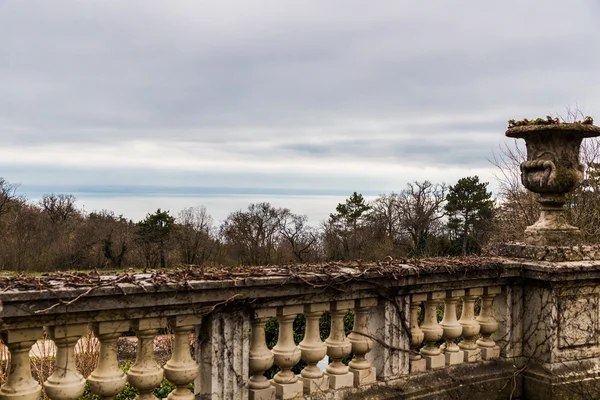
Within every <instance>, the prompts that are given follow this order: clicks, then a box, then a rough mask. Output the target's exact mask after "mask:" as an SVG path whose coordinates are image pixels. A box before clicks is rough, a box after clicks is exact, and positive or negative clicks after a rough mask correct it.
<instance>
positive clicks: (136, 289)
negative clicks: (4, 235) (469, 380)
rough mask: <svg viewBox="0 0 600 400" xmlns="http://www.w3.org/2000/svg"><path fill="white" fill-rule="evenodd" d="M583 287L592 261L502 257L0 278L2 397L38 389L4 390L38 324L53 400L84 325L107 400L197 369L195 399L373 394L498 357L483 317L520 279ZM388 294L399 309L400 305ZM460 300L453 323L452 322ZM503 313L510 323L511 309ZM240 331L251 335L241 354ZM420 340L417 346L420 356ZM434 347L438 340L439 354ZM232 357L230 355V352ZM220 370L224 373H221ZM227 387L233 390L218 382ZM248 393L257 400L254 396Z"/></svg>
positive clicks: (180, 379) (597, 269)
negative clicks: (270, 322)
mask: <svg viewBox="0 0 600 400" xmlns="http://www.w3.org/2000/svg"><path fill="white" fill-rule="evenodd" d="M590 279H599V280H600V262H598V261H579V262H562V263H548V262H543V261H534V260H524V259H509V258H503V257H464V258H432V259H422V260H410V261H409V260H401V261H385V262H377V263H364V262H348V263H338V262H332V263H324V264H314V265H290V266H265V267H235V268H201V267H193V266H188V267H181V268H178V269H175V270H170V271H149V272H148V271H147V272H141V273H133V272H125V273H121V274H107V275H102V274H99V273H96V272H94V273H81V272H77V273H57V274H54V275H44V276H41V277H34V276H17V277H0V287H1V289H2V291H1V292H0V307H1V309H0V333H1V334H2V337H3V339H4V341H5V343H6V345H7V346H8V348H9V349H10V351H11V353H14V354H15V356H14V357H15V358H14V360H15V361H14V362H15V363H16V364H15V366H14V368H13V367H11V368H13V369H14V370H15V371H17V372H16V375H15V374H12V378H11V377H9V381H7V383H6V384H5V385H4V386H3V389H0V400H4V399H8V398H10V399H17V398H22V399H38V397H36V396H39V394H40V393H41V386H39V384H38V383H37V382H35V381H34V380H31V379H29V378H25V379H26V380H25V382H26V385H25V386H26V387H25V388H24V389H19V390H20V391H21V392H23V393H24V394H23V396H21V397H14V396H13V397H11V395H10V393H11V390H13V389H12V386H11V385H13V383H11V382H16V381H17V380H18V379H21V378H22V377H27V376H29V377H30V375H31V374H30V372H28V371H27V370H26V368H25V366H24V365H25V364H24V363H25V360H26V354H25V353H24V351H25V350H26V349H27V348H28V347H27V346H29V347H30V346H31V345H32V343H34V342H35V340H36V338H39V333H40V332H41V329H42V327H44V329H45V330H46V332H48V334H49V336H50V337H51V338H52V339H53V340H54V341H55V343H56V344H57V347H58V351H57V363H61V365H62V364H64V365H66V371H67V375H68V379H67V380H68V382H67V383H65V382H66V381H65V379H66V378H64V377H62V376H60V375H56V376H55V375H53V376H51V377H49V378H48V380H47V381H46V382H45V383H44V388H45V391H46V392H47V393H49V395H50V396H51V397H52V398H57V399H61V400H69V399H71V398H72V399H75V398H77V396H79V395H80V393H81V390H83V388H84V383H85V378H86V377H82V376H81V375H80V374H79V373H78V372H77V370H76V368H75V364H74V360H73V357H74V353H73V345H74V343H75V342H76V340H77V339H78V338H79V337H81V335H82V334H83V332H85V331H86V330H87V329H88V327H89V328H91V329H92V330H93V331H94V334H95V335H96V337H97V338H98V339H99V341H100V343H101V348H102V349H103V350H102V351H103V353H102V354H104V356H103V357H104V358H103V360H104V361H102V362H101V364H100V365H99V366H98V368H97V369H96V370H95V371H94V373H93V374H92V375H90V377H89V378H88V382H89V384H90V387H91V388H93V390H95V391H96V392H98V393H100V392H102V393H118V392H119V391H120V390H122V387H123V385H124V384H125V381H126V380H128V381H129V382H130V384H132V385H134V386H135V387H136V388H137V389H138V390H139V391H140V393H142V395H143V396H142V397H144V398H151V397H152V394H151V391H152V389H153V388H154V387H156V386H157V385H158V384H159V383H160V381H161V380H162V378H163V376H165V377H167V378H168V379H169V380H170V381H171V382H174V383H175V384H176V385H177V393H178V396H179V395H181V396H183V398H186V396H188V392H189V390H188V389H187V385H188V384H189V382H192V381H193V380H194V379H195V377H196V376H197V375H198V367H197V364H196V363H199V364H200V365H201V367H200V370H201V371H205V372H206V371H209V373H208V375H207V373H204V374H202V373H200V374H199V376H198V378H197V382H198V383H199V386H201V387H202V388H203V390H205V392H204V393H208V394H209V397H207V398H236V399H242V398H247V397H246V396H247V393H248V391H250V392H251V396H250V398H251V399H252V398H256V399H262V398H269V399H271V398H275V397H273V396H277V398H291V397H289V396H293V395H297V394H298V393H302V392H304V393H305V394H312V393H314V392H318V391H323V390H329V388H331V389H335V390H337V389H343V388H348V387H362V386H365V385H372V384H374V383H375V382H376V380H375V376H376V374H377V377H378V378H381V379H382V381H385V380H389V379H392V378H394V377H396V378H397V377H399V376H400V375H402V374H403V373H408V371H409V370H410V371H411V372H418V371H425V370H430V369H437V368H442V367H444V366H451V365H458V364H460V363H463V362H477V361H479V360H482V359H483V360H494V359H498V357H499V356H500V348H499V346H498V344H497V343H496V342H495V341H494V339H493V338H492V336H493V335H494V333H495V332H496V331H497V330H498V326H499V324H498V321H497V320H496V319H495V317H494V315H493V312H492V308H493V304H494V299H495V297H496V296H498V295H499V294H501V293H504V292H505V291H508V292H510V291H512V290H513V288H518V287H519V285H522V284H523V282H524V281H527V282H529V283H528V284H531V283H532V282H533V283H535V281H540V282H542V281H543V282H544V284H543V285H547V284H548V283H552V282H556V283H557V284H558V283H560V284H563V283H564V282H565V281H570V284H571V287H574V286H577V285H580V286H583V285H584V284H585V282H589V280H590ZM577 281H579V283H578V282H577ZM543 285H542V286H543ZM502 288H505V289H502ZM516 290H517V291H518V289H516ZM565 293H566V292H565ZM398 298H401V299H403V300H401V301H400V303H398V302H396V299H398ZM476 298H481V311H480V314H479V316H478V317H477V318H475V315H474V313H473V304H474V301H475V299H476ZM378 299H379V300H383V302H382V301H378ZM459 302H462V303H461V304H462V306H463V307H462V310H463V311H462V313H463V315H462V316H461V319H460V320H457V318H456V306H457V304H458V303H459ZM442 305H443V308H444V310H445V311H444V319H443V320H442V321H441V324H439V323H438V320H437V318H436V310H438V309H439V307H441V306H442ZM420 307H424V308H423V309H424V313H425V314H424V319H423V323H422V324H421V326H420V327H419V325H418V324H417V325H415V324H416V322H415V321H414V320H415V318H416V316H417V312H418V310H419V308H420ZM507 307H510V306H507ZM375 309H376V310H377V312H376V313H374V310H375ZM348 310H354V316H355V317H354V328H353V331H352V333H351V334H350V335H349V336H347V337H345V336H344V332H343V327H341V326H342V325H343V324H342V322H341V321H342V319H343V317H344V315H345V313H346V312H347V311H348ZM507 310H508V309H507ZM324 312H330V313H331V316H332V322H331V324H332V325H331V329H332V336H330V338H329V339H328V340H327V341H322V340H321V339H320V338H319V333H318V332H319V331H318V321H319V318H320V317H321V315H322V314H323V313H324ZM506 313H507V314H506V315H507V316H508V317H507V318H508V319H510V318H511V317H510V310H508V311H506ZM298 314H304V315H305V317H306V320H307V330H306V334H305V337H304V340H303V341H302V342H301V343H300V344H299V345H296V344H294V341H293V340H292V338H291V336H290V335H292V322H293V320H294V319H295V317H296V315H298ZM269 317H276V318H277V320H278V322H279V326H280V327H282V328H281V329H284V330H285V331H280V337H279V340H278V342H277V343H278V344H277V346H276V347H275V348H273V350H272V351H270V350H268V349H266V347H265V346H264V345H263V343H261V341H262V342H264V324H265V323H266V320H267V319H268V318H269ZM411 320H413V322H412V325H411ZM378 321H379V322H378ZM504 323H505V324H506V323H508V322H507V321H504ZM167 324H168V325H169V326H170V327H171V328H172V329H173V331H174V335H175V341H176V343H177V345H176V346H177V351H176V352H175V353H174V355H173V358H172V359H171V360H169V362H168V363H167V365H165V367H164V368H163V367H160V366H158V365H156V364H155V363H154V361H153V356H152V340H153V338H154V336H155V335H156V334H157V332H158V331H159V329H161V328H164V327H165V326H167ZM372 324H375V325H377V327H378V328H377V329H380V330H381V332H378V333H377V335H378V337H375V336H373V335H372V329H373V326H372ZM509 325H510V324H509ZM197 326H201V328H202V329H201V330H200V331H198V332H197V335H198V336H197V337H198V338H199V339H198V340H199V341H200V342H202V346H204V348H206V349H208V350H206V349H205V350H197V352H196V354H197V359H196V360H193V359H191V358H190V357H189V342H188V340H187V339H186V338H187V335H188V334H189V333H190V332H191V331H193V330H194V329H195V327H197ZM250 326H252V331H253V332H256V335H258V336H257V337H253V338H252V344H251V345H250V340H249V337H248V332H249V331H250ZM131 328H132V329H133V330H134V331H135V333H136V335H137V336H138V354H137V358H136V360H137V361H136V364H134V365H133V366H132V367H131V369H130V371H129V372H128V373H127V377H126V376H125V375H124V374H123V373H118V372H116V371H117V370H115V365H117V364H116V350H115V349H116V347H115V343H116V340H117V338H118V337H119V335H120V333H122V332H124V331H127V330H128V329H131ZM479 328H481V329H479ZM334 329H335V331H334ZM465 329H468V332H469V336H468V341H465V342H464V343H462V344H460V345H459V346H457V345H456V344H455V340H456V338H458V337H459V336H460V335H461V332H465V333H466V332H467V330H465ZM506 329H508V330H510V329H513V328H512V326H509V327H508V328H506ZM515 329H517V328H515ZM401 331H402V332H403V333H400V332H401ZM261 332H262V333H261ZM333 332H335V333H333ZM515 332H516V331H515ZM253 334H254V333H253ZM510 334H512V333H510ZM381 335H383V336H381ZM479 335H481V338H479V339H477V338H478V337H479ZM382 338H383V339H382ZM408 338H412V339H414V340H409V339H408ZM423 338H424V341H425V343H426V346H425V348H424V349H422V350H421V352H420V354H419V351H418V348H419V346H420V344H421V343H422V341H423ZM441 338H443V339H444V341H445V344H444V345H443V346H441V347H439V348H438V344H437V342H438V341H439V340H440V339H441ZM510 340H512V341H513V342H514V343H511V344H510V345H511V346H512V347H514V346H517V344H516V341H515V340H514V339H511V338H508V339H506V338H501V339H500V341H502V342H503V343H506V342H507V341H510ZM229 342H231V343H232V344H228V343H229ZM384 342H385V343H386V346H385V348H382V347H381V346H380V345H381V344H382V343H384ZM374 343H377V345H379V348H380V350H378V351H380V352H383V353H385V354H383V353H382V354H380V355H379V357H380V359H382V360H385V362H386V363H390V365H382V364H381V363H380V364H378V365H377V368H376V367H375V366H374V365H373V363H372V361H371V359H370V358H369V357H371V355H370V352H371V350H372V348H373V346H374ZM232 348H236V349H237V350H235V351H233V350H231V349H232ZM350 348H352V352H353V354H354V359H353V361H352V362H350V364H349V366H348V367H346V366H344V365H343V364H342V363H341V362H340V360H341V359H342V358H344V357H345V356H347V354H349V351H350V350H349V349H350ZM24 349H25V350H24ZM232 351H233V352H234V353H235V354H238V355H236V356H228V355H227V354H228V353H229V352H232ZM236 352H237V353H236ZM239 352H241V353H239ZM513 353H514V354H517V353H516V352H513ZM325 354H329V355H330V357H332V360H333V363H334V364H332V365H330V366H329V367H328V369H327V372H321V371H320V370H319V369H318V368H317V367H316V364H317V361H318V360H319V359H321V358H322V357H323V356H324V355H325ZM392 354H395V355H394V356H392ZM399 354H405V356H399ZM367 355H369V357H367ZM421 355H422V357H421ZM274 356H275V362H276V363H277V365H279V366H280V368H282V372H280V374H278V375H277V376H276V377H275V378H274V379H273V381H272V382H270V381H267V380H265V379H262V378H261V376H262V372H264V371H265V370H266V369H268V368H269V365H272V364H273V359H272V357H274ZM215 357H216V358H215ZM403 357H405V358H403ZM409 357H410V362H409ZM371 358H372V357H371ZM300 359H302V360H304V361H305V362H307V363H308V366H307V367H305V369H304V370H303V372H302V373H301V374H300V375H294V374H292V373H291V368H292V367H293V366H294V365H295V364H296V363H297V362H298V360H300ZM394 360H396V361H394ZM401 360H404V361H401ZM103 363H104V364H103ZM232 363H233V364H235V363H237V364H235V365H233V364H232ZM398 363H399V364H398ZM409 365H410V367H409ZM230 370H231V371H235V374H234V375H231V371H230ZM403 371H404V372H403ZM250 375H252V378H249V377H250ZM15 376H16V377H15ZM10 379H12V381H10ZM232 379H235V380H237V381H238V384H237V385H231V384H230V383H227V381H228V380H232ZM246 379H248V381H246ZM65 385H66V386H65ZM30 392H31V393H30ZM28 393H30V394H28ZM65 393H66V394H65ZM190 393H191V392H190ZM252 393H254V395H255V396H258V397H252ZM28 396H29V397H28ZM74 396H75V397H74ZM215 396H216V397H215ZM108 397H110V396H108ZM190 399H191V398H190Z"/></svg>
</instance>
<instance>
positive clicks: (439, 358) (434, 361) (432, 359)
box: [423, 354, 446, 369]
mask: <svg viewBox="0 0 600 400" xmlns="http://www.w3.org/2000/svg"><path fill="white" fill-rule="evenodd" d="M423 358H424V359H425V362H426V363H427V369H439V368H444V367H445V366H446V357H445V356H444V354H437V355H435V356H423Z"/></svg>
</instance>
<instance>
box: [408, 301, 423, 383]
mask: <svg viewBox="0 0 600 400" xmlns="http://www.w3.org/2000/svg"><path fill="white" fill-rule="evenodd" d="M425 300H427V294H426V293H418V294H413V295H412V296H411V302H410V356H409V360H410V372H411V373H415V372H425V370H426V369H427V362H426V361H425V359H424V358H423V357H422V356H421V353H419V346H420V345H421V343H423V339H424V338H425V333H424V332H423V331H422V330H421V328H420V327H419V308H421V303H422V302H423V301H425Z"/></svg>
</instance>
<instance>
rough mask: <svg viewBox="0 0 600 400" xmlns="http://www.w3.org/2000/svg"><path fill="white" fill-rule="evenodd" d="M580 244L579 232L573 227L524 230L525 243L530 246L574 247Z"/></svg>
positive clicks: (580, 236)
mask: <svg viewBox="0 0 600 400" xmlns="http://www.w3.org/2000/svg"><path fill="white" fill-rule="evenodd" d="M581 242H582V235H581V231H580V230H579V229H578V228H575V227H562V228H560V229H548V228H546V229H544V228H534V227H528V228H527V229H525V243H526V244H528V245H532V246H574V245H577V244H581Z"/></svg>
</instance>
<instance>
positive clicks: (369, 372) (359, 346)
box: [348, 298, 377, 387]
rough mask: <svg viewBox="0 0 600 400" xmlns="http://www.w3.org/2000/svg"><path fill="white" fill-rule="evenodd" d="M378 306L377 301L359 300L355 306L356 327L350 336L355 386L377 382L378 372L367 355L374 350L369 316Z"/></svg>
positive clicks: (351, 362)
mask: <svg viewBox="0 0 600 400" xmlns="http://www.w3.org/2000/svg"><path fill="white" fill-rule="evenodd" d="M376 306H377V299H376V298H370V299H358V300H356V302H355V306H354V327H353V328H352V332H351V333H350V335H348V339H349V340H350V342H352V353H354V357H353V358H352V361H350V364H349V366H350V372H352V373H353V374H354V386H356V387H358V386H365V385H371V384H373V383H375V382H376V381H377V375H376V373H377V371H376V369H375V367H373V365H372V364H371V362H370V361H369V360H367V358H366V357H365V355H366V354H367V353H368V352H370V351H371V349H372V348H373V340H372V339H371V338H370V337H369V336H371V335H370V334H369V328H368V326H367V325H368V324H367V322H368V315H369V313H370V312H371V309H372V308H373V307H376Z"/></svg>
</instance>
